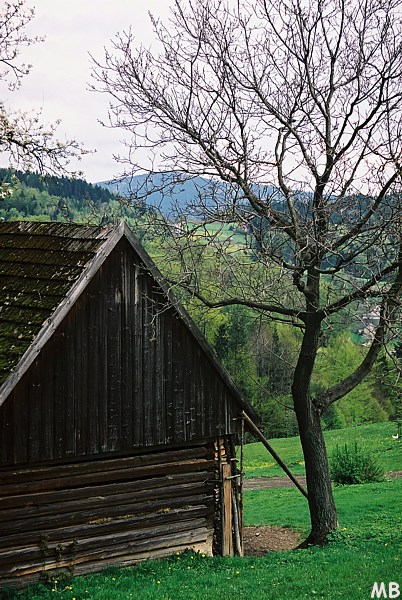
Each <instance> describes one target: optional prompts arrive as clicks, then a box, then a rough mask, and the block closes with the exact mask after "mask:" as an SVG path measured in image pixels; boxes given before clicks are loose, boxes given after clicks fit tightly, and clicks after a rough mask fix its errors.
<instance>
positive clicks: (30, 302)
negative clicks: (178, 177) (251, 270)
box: [0, 222, 256, 587]
mask: <svg viewBox="0 0 402 600" xmlns="http://www.w3.org/2000/svg"><path fill="white" fill-rule="evenodd" d="M0 384H1V387H0V587H4V586H5V585H12V586H14V585H24V584H25V583H28V582H32V581H35V580H37V579H39V577H40V576H41V574H43V573H44V572H45V573H47V574H49V573H50V574H52V573H56V572H59V571H66V570H72V571H74V573H77V574H78V573H85V572H92V571H95V570H99V569H102V568H103V567H104V566H106V565H129V564H132V563H134V562H136V561H138V560H142V559H144V558H148V557H161V556H164V555H167V554H169V553H172V552H174V551H180V550H183V549H185V548H187V547H191V548H194V549H196V550H202V551H206V552H210V553H212V552H213V551H214V552H215V553H221V554H222V553H223V554H231V553H233V552H234V551H235V548H236V547H237V548H238V550H239V544H240V543H241V523H240V521H241V518H240V516H239V515H240V512H239V498H240V493H241V490H240V488H239V486H238V484H237V481H238V470H237V468H236V461H235V456H234V435H235V434H238V433H239V432H240V430H241V421H240V420H239V419H238V416H239V413H240V412H241V411H245V412H246V414H247V415H248V416H250V417H251V418H252V419H253V420H255V419H256V416H255V415H254V413H253V411H252V409H251V408H250V406H249V405H248V404H247V403H246V402H245V400H244V399H243V398H242V396H241V395H240V393H239V391H238V390H237V388H236V387H235V386H234V384H233V383H232V381H231V379H230V377H229V376H228V375H227V373H226V371H225V370H224V369H223V368H222V366H221V365H220V364H219V363H218V361H217V360H216V358H215V356H214V355H213V353H212V352H211V350H210V348H209V347H208V345H207V343H206V342H205V340H204V339H203V338H202V336H201V335H200V333H199V332H198V330H197V329H196V327H195V325H194V324H193V323H192V321H191V319H190V318H189V317H188V315H187V314H186V312H185V311H184V310H183V308H182V307H181V306H180V304H178V302H177V301H176V299H175V298H174V297H173V295H172V294H171V292H170V290H169V288H168V286H167V284H166V282H165V281H164V280H163V278H162V277H161V275H160V273H159V271H158V270H157V269H156V267H155V265H154V264H153V263H152V261H151V260H150V258H149V257H148V256H147V254H146V253H145V251H144V250H143V248H142V247H141V246H140V245H139V244H138V243H137V241H136V239H135V238H134V236H133V234H132V232H131V231H130V230H129V228H128V227H127V226H126V225H125V224H124V223H121V224H120V225H118V226H117V227H105V228H103V227H95V226H86V225H75V224H74V225H73V224H62V223H35V222H6V223H1V224H0ZM236 545H237V546H236Z"/></svg>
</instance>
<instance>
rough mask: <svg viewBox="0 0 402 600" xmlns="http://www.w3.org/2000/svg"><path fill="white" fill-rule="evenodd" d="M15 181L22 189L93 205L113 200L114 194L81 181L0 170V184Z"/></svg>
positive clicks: (98, 186)
mask: <svg viewBox="0 0 402 600" xmlns="http://www.w3.org/2000/svg"><path fill="white" fill-rule="evenodd" d="M15 179H17V180H18V181H19V182H20V183H21V184H22V185H23V186H24V187H27V188H34V189H36V190H39V191H40V192H47V193H48V194H49V195H50V196H58V197H60V198H73V199H75V200H77V201H82V200H84V199H89V200H91V201H93V202H95V203H99V202H108V201H110V200H114V199H115V194H114V193H113V192H112V191H110V190H108V189H106V188H105V187H101V186H100V185H93V184H92V183H87V182H86V181H84V180H83V179H75V178H74V179H73V178H69V177H56V176H54V175H40V174H39V173H31V172H28V173H24V172H23V171H16V170H12V169H0V182H2V183H9V184H13V183H14V182H15Z"/></svg>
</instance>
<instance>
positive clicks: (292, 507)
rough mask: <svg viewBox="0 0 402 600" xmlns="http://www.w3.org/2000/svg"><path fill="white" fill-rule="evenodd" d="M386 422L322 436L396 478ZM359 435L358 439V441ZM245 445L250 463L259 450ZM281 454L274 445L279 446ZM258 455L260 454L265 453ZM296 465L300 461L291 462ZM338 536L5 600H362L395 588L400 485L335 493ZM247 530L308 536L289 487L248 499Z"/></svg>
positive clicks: (139, 569)
mask: <svg viewBox="0 0 402 600" xmlns="http://www.w3.org/2000/svg"><path fill="white" fill-rule="evenodd" d="M393 432H394V430H393V427H392V424H386V423H382V424H376V425H368V426H364V427H360V428H356V429H353V430H341V431H333V432H328V433H327V434H326V437H327V440H328V446H329V448H330V449H331V446H332V447H333V446H334V445H335V444H336V443H344V442H345V441H346V440H347V439H350V440H354V439H359V440H361V439H362V438H364V439H365V440H366V441H368V442H369V443H370V444H371V447H372V448H373V450H374V451H375V452H377V453H380V454H382V455H384V459H385V460H384V463H385V464H386V465H387V470H390V471H392V470H394V471H395V470H398V469H399V470H400V456H399V455H398V449H399V452H400V448H401V446H400V445H399V444H398V442H396V443H395V444H394V445H393V444H392V442H394V440H392V438H391V439H389V438H390V436H391V434H392V433H393ZM356 436H357V437H356ZM276 441H277V442H278V443H277V444H276V446H275V447H276V449H277V451H278V452H279V454H282V455H284V456H285V458H286V459H287V460H288V461H289V462H292V461H293V462H296V460H297V456H298V454H297V452H298V447H297V439H296V438H292V439H287V440H276ZM250 446H254V448H251V447H249V446H248V447H247V452H248V458H249V459H252V460H254V461H255V462H256V467H254V468H262V469H263V470H264V469H265V470H266V467H265V466H263V467H261V465H260V466H259V463H258V460H261V461H262V460H264V461H265V460H266V458H265V456H263V457H262V456H261V459H258V456H259V454H258V452H259V449H258V446H260V444H251V445H250ZM278 446H279V447H278ZM264 453H265V451H264ZM296 464H297V463H296ZM334 494H335V501H336V505H337V509H338V514H339V525H340V527H339V530H338V531H336V532H334V534H333V536H332V540H331V541H330V543H329V544H328V545H327V546H326V547H324V548H311V549H308V550H295V551H291V552H272V553H269V554H267V555H266V556H264V557H261V558H251V557H246V558H243V559H241V558H211V557H206V556H204V555H201V554H195V553H193V552H186V553H182V554H179V555H176V554H174V555H173V556H172V557H170V558H168V559H165V560H160V561H146V562H144V563H142V564H139V565H137V566H135V567H131V568H122V569H108V570H106V571H104V572H103V573H98V574H92V575H87V576H83V577H75V578H72V579H71V580H69V579H65V580H63V579H57V582H55V581H50V582H49V584H48V585H45V584H41V585H37V586H33V587H31V588H29V589H27V590H25V591H22V592H15V593H10V594H8V595H7V596H4V597H5V598H8V599H15V600H17V599H18V600H39V599H41V600H42V599H43V600H50V599H53V600H54V599H65V600H73V599H75V600H130V599H132V600H134V599H135V600H151V599H159V600H234V599H236V600H237V599H239V600H271V599H274V600H275V599H285V600H287V599H289V600H300V599H305V598H322V599H325V600H332V599H335V598H344V599H347V600H364V599H366V598H367V599H368V598H370V595H371V590H372V587H373V584H374V582H375V581H378V582H381V581H384V582H386V583H388V582H389V581H396V582H399V583H400V584H401V585H402V577H401V573H402V567H401V558H400V557H401V541H402V539H401V530H402V511H401V508H400V507H401V500H402V479H392V480H387V481H384V482H382V483H371V484H364V485H354V486H336V487H335V488H334ZM244 516H245V523H246V525H279V526H287V527H291V528H293V529H295V530H298V531H300V532H302V534H306V533H307V532H308V529H309V514H308V509H307V503H306V500H305V498H304V497H303V496H302V495H301V494H300V493H299V492H298V491H297V490H296V489H295V488H289V489H266V490H255V491H246V492H245V515H244ZM0 594H1V592H0ZM0 597H1V596H0Z"/></svg>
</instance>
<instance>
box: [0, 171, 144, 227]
mask: <svg viewBox="0 0 402 600" xmlns="http://www.w3.org/2000/svg"><path fill="white" fill-rule="evenodd" d="M144 212H145V209H144V207H138V206H134V205H133V206H130V207H128V206H125V205H123V204H122V203H121V202H119V200H118V199H117V196H116V194H115V193H114V192H112V191H110V190H107V189H105V188H103V187H101V186H99V185H96V184H92V183H87V182H86V181H84V180H83V179H73V178H68V177H55V176H50V175H45V176H42V175H40V174H39V173H31V172H22V171H17V170H11V169H4V168H0V219H2V220H5V221H8V220H18V219H22V220H25V219H28V220H35V221H75V222H77V223H80V222H85V223H93V224H96V225H99V224H102V225H105V224H106V223H111V222H117V221H119V220H121V219H125V220H126V221H127V222H128V223H129V224H130V226H131V227H132V228H133V229H137V226H138V222H139V221H141V220H142V217H143V215H144ZM137 234H138V235H139V237H141V232H140V231H137Z"/></svg>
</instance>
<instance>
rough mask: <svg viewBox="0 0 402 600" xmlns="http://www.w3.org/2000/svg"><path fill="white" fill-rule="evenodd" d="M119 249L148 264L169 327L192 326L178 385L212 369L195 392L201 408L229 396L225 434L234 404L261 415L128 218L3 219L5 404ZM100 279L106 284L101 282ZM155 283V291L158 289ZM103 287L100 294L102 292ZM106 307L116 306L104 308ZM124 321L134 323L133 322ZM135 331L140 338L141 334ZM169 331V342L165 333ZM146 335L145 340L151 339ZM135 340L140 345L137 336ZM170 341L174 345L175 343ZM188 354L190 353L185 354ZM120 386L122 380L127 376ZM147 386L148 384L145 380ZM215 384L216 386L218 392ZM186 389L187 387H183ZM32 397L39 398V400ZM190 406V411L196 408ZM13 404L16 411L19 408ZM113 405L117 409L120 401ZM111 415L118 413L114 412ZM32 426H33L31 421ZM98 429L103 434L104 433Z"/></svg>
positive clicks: (0, 323) (0, 330)
mask: <svg viewBox="0 0 402 600" xmlns="http://www.w3.org/2000/svg"><path fill="white" fill-rule="evenodd" d="M122 244H123V246H122ZM118 248H120V250H118V252H117V253H120V254H122V253H124V252H126V254H127V251H128V252H129V251H130V249H131V253H133V257H134V258H133V257H132V258H129V257H128V255H127V256H126V258H125V259H124V260H125V265H126V268H127V265H132V266H129V267H128V268H129V269H132V268H134V262H139V263H141V270H142V271H143V272H144V273H145V274H146V277H147V280H149V281H150V282H153V283H151V284H150V283H147V284H146V286H148V288H147V290H148V291H147V292H146V294H145V295H146V296H147V297H148V299H149V300H150V302H151V303H152V302H153V303H154V304H155V299H154V300H152V298H151V296H152V294H154V297H155V289H157V290H159V291H157V292H156V297H157V300H156V302H157V303H158V302H159V299H161V300H160V301H161V303H162V302H163V303H164V305H165V306H169V311H170V313H171V312H172V311H173V313H172V314H174V315H175V317H174V318H170V320H169V321H166V319H168V317H167V316H165V315H166V314H167V312H169V311H167V312H166V313H164V316H163V317H161V322H162V320H163V319H164V322H163V324H162V327H164V328H165V329H166V327H179V324H180V323H181V325H180V327H179V329H180V330H181V331H182V332H184V331H187V333H186V334H184V333H180V334H179V335H178V340H179V344H180V343H182V342H183V340H184V342H183V343H184V346H185V348H183V352H184V355H185V354H186V353H187V354H188V353H189V352H190V353H191V352H193V353H194V356H195V359H194V364H193V365H190V366H188V365H187V367H186V369H187V371H186V373H185V374H183V373H179V371H180V367H179V366H178V357H177V356H176V357H174V358H173V362H175V365H173V370H174V369H176V371H175V373H173V375H172V374H171V375H170V376H171V378H172V382H173V383H172V384H171V385H173V386H174V385H177V382H176V383H175V381H173V380H174V378H175V377H176V378H179V380H180V381H179V383H180V385H182V387H183V385H187V384H184V383H183V381H184V379H185V378H186V376H188V377H189V378H192V377H193V379H194V382H193V384H192V385H193V389H194V386H196V387H197V385H198V386H199V385H201V387H203V386H204V383H203V375H202V371H203V370H204V369H205V377H207V378H208V377H209V378H211V374H212V377H213V381H210V382H207V383H206V384H205V388H208V389H205V390H204V391H203V390H201V391H200V390H197V391H196V392H195V394H196V396H198V404H199V406H201V405H200V403H201V404H202V403H203V402H205V398H207V402H210V401H213V400H212V398H213V396H214V395H216V398H218V400H217V402H218V403H219V402H220V403H222V402H223V404H225V403H226V402H229V404H230V405H231V406H230V407H229V408H227V407H226V408H223V409H222V408H221V409H220V411H221V414H220V417H219V416H218V420H220V423H218V424H217V426H216V431H217V432H221V433H224V429H225V428H226V429H228V431H226V432H227V433H230V432H231V431H232V430H233V427H232V426H229V428H228V427H227V425H224V426H222V423H223V424H224V423H229V422H230V420H231V419H232V417H233V415H234V409H233V402H234V404H235V405H237V407H238V409H239V410H241V409H242V410H245V412H246V413H247V414H248V415H250V416H251V418H253V419H254V420H256V415H255V414H254V412H253V410H252V408H251V407H250V406H249V405H248V403H247V402H246V401H245V400H244V398H243V397H242V395H241V394H240V392H239V390H238V389H237V387H236V386H235V385H234V384H233V382H232V380H231V378H230V376H229V375H228V374H227V372H226V371H225V370H224V369H223V367H222V366H221V364H220V363H219V361H218V360H217V359H216V357H215V355H214V354H213V352H212V350H211V349H210V347H209V345H208V344H207V342H206V341H205V339H204V338H203V336H202V335H201V334H200V333H199V331H198V329H197V327H196V326H195V325H194V323H193V321H192V320H191V318H190V317H189V316H188V314H187V313H186V311H185V310H184V309H183V307H182V306H181V305H180V303H178V302H177V300H176V298H175V297H174V295H173V294H172V292H171V290H170V289H169V286H168V285H167V283H166V281H165V280H164V279H163V277H162V276H161V274H160V272H159V271H158V269H157V268H156V266H155V265H154V263H153V262H152V261H151V259H150V258H149V256H148V255H147V254H146V252H145V251H144V249H143V248H142V246H141V245H140V244H139V243H138V242H137V240H136V239H135V237H134V235H133V234H132V232H131V230H130V229H129V228H128V227H127V225H126V224H125V223H123V222H122V223H120V225H118V226H115V227H106V228H104V227H94V226H86V225H73V224H59V223H32V222H15V223H2V224H0V289H1V296H0V344H1V346H0V366H1V371H0V375H1V377H2V385H1V387H0V406H1V405H2V404H3V403H4V402H5V400H6V399H7V398H9V397H10V396H13V397H14V400H13V402H14V403H15V406H17V404H18V402H20V400H19V396H21V394H19V393H18V391H16V390H17V388H18V384H19V382H21V380H22V379H23V377H24V375H25V374H26V373H27V372H30V369H31V371H32V368H31V367H32V366H33V365H34V364H36V363H37V358H38V356H39V355H40V353H41V352H42V350H43V349H44V348H45V346H46V344H47V342H49V341H52V339H54V337H55V335H54V334H55V332H56V331H59V330H60V327H61V325H62V324H63V323H65V322H66V321H67V320H68V319H67V317H68V316H69V314H71V313H72V312H74V311H73V309H74V307H76V306H77V305H78V302H79V298H80V297H83V296H84V295H85V294H89V292H88V290H89V288H90V286H91V285H92V286H93V285H94V284H95V280H96V281H98V279H99V277H100V278H102V276H100V275H99V273H100V272H101V271H102V269H103V270H106V271H107V269H109V270H110V268H114V267H113V265H111V264H109V267H107V268H106V266H107V264H108V261H109V263H110V260H111V259H109V256H112V255H113V256H114V254H116V249H118ZM124 248H125V250H124ZM127 257H128V258H127ZM135 257H136V258H135ZM121 260H122V259H121V258H119V259H118V261H117V263H116V264H122V263H121ZM119 261H120V263H119ZM133 261H134V262H133ZM113 264H114V263H113ZM128 277H131V275H128ZM133 278H134V276H133ZM96 285H99V282H97V283H96ZM130 285H131V284H130ZM150 285H151V286H152V289H153V290H154V291H152V290H151V288H150V287H149V286H150ZM132 289H133V288H131V290H132ZM91 293H92V292H91ZM97 293H100V292H99V291H97ZM103 310H109V309H108V308H107V307H106V308H105V307H104V309H103ZM152 310H153V308H152ZM130 314H134V313H130ZM175 323H177V325H175ZM137 325H138V324H136V325H135V326H137ZM124 326H125V327H127V323H125V325H124ZM58 328H59V329H58ZM183 328H184V329H183ZM134 335H135V336H137V334H136V333H135V334H134ZM164 335H165V338H164V340H165V341H166V332H165V333H164ZM183 335H184V336H185V337H183ZM143 339H144V340H145V337H144V338H143ZM180 340H181V341H180ZM186 340H187V341H186ZM189 340H192V341H191V342H190V341H189ZM165 341H163V340H162V338H161V341H160V344H159V346H158V348H159V350H158V351H159V352H162V351H163V352H165V350H163V347H164V344H165ZM136 343H137V344H138V339H137V342H136ZM170 343H171V344H172V341H170ZM10 349H11V352H10ZM144 352H145V353H147V352H151V354H152V352H155V351H154V350H152V349H151V346H149V348H148V347H146V348H145V350H144ZM171 352H172V353H173V354H172V356H174V353H175V350H174V349H173V350H172V349H171ZM42 354H43V353H42ZM141 360H142V361H143V368H146V365H145V362H146V357H145V355H143V356H142V359H141ZM163 360H165V362H166V361H167V360H168V361H170V358H166V357H165V358H164V359H163ZM186 360H187V358H185V361H186ZM207 365H208V366H207ZM168 366H169V365H168ZM63 368H64V369H66V370H68V368H69V365H68V364H67V365H65V366H64V367H63ZM126 368H127V366H126ZM128 368H130V367H128ZM169 369H170V371H171V370H172V365H170V366H169ZM177 369H179V371H178V370H177ZM126 372H127V371H126ZM165 375H166V374H165ZM170 376H169V377H170ZM154 378H155V377H154ZM200 382H201V383H200ZM29 385H31V384H29ZM119 385H121V382H120V383H119ZM155 385H159V384H155ZM163 385H165V383H164V384H163ZM180 385H179V386H178V387H180ZM143 386H147V383H146V381H145V380H144V383H143ZM190 389H191V386H190V383H188V390H187V392H188V391H189V390H190ZM214 389H216V393H215V392H214ZM219 390H220V391H219ZM154 391H155V390H154ZM156 391H157V390H156ZM180 393H181V394H183V393H185V392H184V391H183V390H181V392H180ZM150 394H151V392H150ZM169 394H170V397H171V395H172V394H173V395H174V390H170V392H169ZM202 394H204V400H203V399H202V398H201V396H202ZM156 396H158V393H156ZM160 398H161V399H160V402H165V403H167V402H168V399H167V395H166V390H165V392H164V399H163V398H162V396H161V397H160ZM225 398H226V400H225ZM228 398H230V401H229V400H228ZM131 401H132V398H131ZM156 401H158V399H156ZM33 402H34V403H35V402H36V400H34V401H33ZM180 402H181V403H182V405H183V406H184V404H185V403H186V402H187V403H188V399H183V398H182V399H181V400H180ZM183 403H184V404H183ZM31 404H32V402H31ZM154 408H155V407H154ZM154 408H152V407H150V411H151V412H150V415H151V417H149V416H148V418H152V414H154V413H153V412H152V411H154ZM187 408H190V409H191V407H187ZM13 410H14V411H15V410H17V409H16V408H14V409H13ZM111 410H112V411H113V410H114V409H113V407H112V408H111ZM169 410H171V408H168V407H167V404H166V406H165V407H164V408H163V411H165V413H164V414H167V412H168V411H169ZM181 410H183V411H184V408H181ZM222 411H223V412H222ZM45 413H46V411H45ZM207 413H208V410H206V416H207V418H209V420H210V421H211V419H213V415H209V416H208V414H207ZM223 413H225V414H223ZM42 414H43V411H42ZM161 414H162V413H161ZM35 418H36V417H35ZM112 418H114V417H113V416H112ZM183 419H184V412H183ZM183 419H182V420H183ZM7 420H9V419H8V418H6V417H3V421H4V425H3V426H4V427H5V429H4V431H7V426H8V425H7ZM184 420H185V419H184ZM0 421H1V419H0ZM0 425H1V423H0ZM10 426H11V425H10ZM60 426H61V425H60ZM27 427H28V429H29V426H28V425H27ZM158 427H159V425H158V424H155V425H152V428H153V430H154V431H157V430H158ZM162 429H163V428H162ZM204 429H205V431H207V430H208V431H210V432H211V431H213V430H214V424H213V423H209V425H208V426H207V427H206V428H204V427H203V426H201V427H200V430H199V431H202V430H204ZM229 429H230V431H229ZM27 431H28V430H27ZM13 435H14V437H15V436H16V435H21V434H20V429H19V430H18V432H14V434H13ZM96 435H97V438H99V432H98V433H97V434H96ZM141 436H142V437H141ZM141 436H140V437H141V439H140V438H138V439H139V440H140V441H139V442H138V444H139V445H141V444H143V443H145V444H151V445H152V439H153V438H152V435H151V434H149V436H148V438H147V436H146V432H145V433H144V432H142V434H141ZM186 436H190V433H188V432H187V433H186V432H184V433H183V434H182V437H183V439H190V438H188V437H186ZM168 438H169V436H168V435H165V437H163V435H162V434H159V433H155V435H154V439H157V440H158V442H157V443H164V442H163V440H164V439H168ZM10 439H11V438H10ZM133 439H134V438H133ZM147 439H148V442H147ZM172 439H173V438H172ZM141 440H142V441H141ZM91 443H92V442H91ZM97 443H98V442H97ZM108 443H109V442H108ZM133 443H134V442H133ZM4 444H5V442H4ZM127 444H128V442H127ZM8 445H9V444H8ZM101 445H102V444H101ZM95 446H96V444H95V442H94V447H95ZM91 447H92V446H91ZM105 447H106V446H105ZM127 447H128V446H127ZM110 449H112V450H113V449H114V446H113V444H111V445H110V448H109V450H110ZM49 452H50V451H49ZM52 452H53V451H52ZM88 452H89V451H88V448H87V449H84V450H83V451H82V453H83V454H87V453H88ZM60 457H61V454H60Z"/></svg>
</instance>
